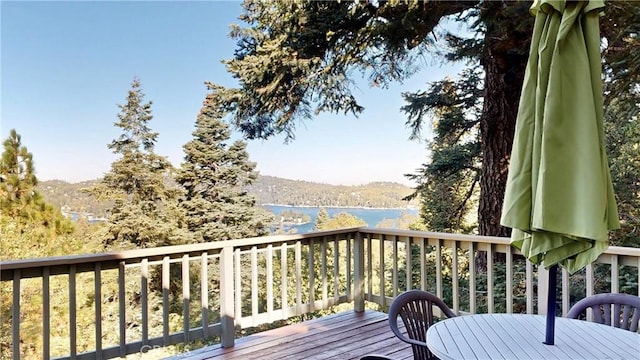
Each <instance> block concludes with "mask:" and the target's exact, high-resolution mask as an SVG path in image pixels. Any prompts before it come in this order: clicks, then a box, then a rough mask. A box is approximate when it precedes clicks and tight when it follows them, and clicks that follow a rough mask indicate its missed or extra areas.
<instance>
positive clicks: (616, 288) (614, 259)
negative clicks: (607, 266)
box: [611, 255, 620, 293]
mask: <svg viewBox="0 0 640 360" xmlns="http://www.w3.org/2000/svg"><path fill="white" fill-rule="evenodd" d="M619 270H620V268H619V264H618V255H611V292H612V293H618V292H620V283H619V276H620V273H619Z"/></svg>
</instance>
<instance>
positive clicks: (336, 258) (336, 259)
mask: <svg viewBox="0 0 640 360" xmlns="http://www.w3.org/2000/svg"><path fill="white" fill-rule="evenodd" d="M339 296H340V247H339V246H338V235H334V236H333V298H334V299H335V301H337V300H338V297H339Z"/></svg>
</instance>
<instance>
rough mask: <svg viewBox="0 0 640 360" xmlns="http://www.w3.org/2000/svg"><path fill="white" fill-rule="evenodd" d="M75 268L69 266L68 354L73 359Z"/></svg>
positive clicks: (75, 339)
mask: <svg viewBox="0 0 640 360" xmlns="http://www.w3.org/2000/svg"><path fill="white" fill-rule="evenodd" d="M76 309H77V305H76V266H75V265H70V266H69V350H70V351H69V353H70V357H71V359H75V358H76V355H77V352H78V346H77V338H76V322H77V321H76Z"/></svg>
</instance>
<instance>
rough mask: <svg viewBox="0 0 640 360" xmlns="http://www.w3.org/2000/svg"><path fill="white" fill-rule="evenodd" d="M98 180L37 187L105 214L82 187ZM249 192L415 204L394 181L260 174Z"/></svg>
mask: <svg viewBox="0 0 640 360" xmlns="http://www.w3.org/2000/svg"><path fill="white" fill-rule="evenodd" d="M97 181H98V180H90V181H82V182H78V183H69V182H66V181H61V180H48V181H41V182H40V183H39V184H38V190H39V191H40V193H41V194H42V195H43V196H44V197H45V199H46V201H47V202H49V203H51V204H52V205H54V206H56V207H58V208H60V209H64V210H66V211H74V212H85V213H91V214H93V215H95V216H98V217H103V216H106V210H107V209H108V208H109V207H110V205H109V204H105V203H100V202H98V201H96V200H95V199H94V198H93V197H91V196H90V195H88V194H86V193H84V192H83V191H82V189H83V188H88V187H91V186H92V185H93V184H95V183H96V182H97ZM247 190H248V192H249V193H250V194H252V195H255V196H256V198H257V200H258V204H277V205H289V206H324V207H373V208H407V207H417V204H418V202H417V200H412V201H410V202H408V201H404V200H402V198H404V197H405V196H407V195H409V194H411V193H413V191H414V190H413V189H412V188H410V187H408V186H405V185H402V184H398V183H393V182H371V183H369V184H366V185H351V186H347V185H330V184H323V183H316V182H310V181H301V180H290V179H284V178H279V177H275V176H266V175H265V176H263V175H260V176H259V177H258V180H257V181H256V182H255V183H254V184H253V185H251V186H250V187H249V188H248V189H247Z"/></svg>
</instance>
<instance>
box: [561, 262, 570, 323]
mask: <svg viewBox="0 0 640 360" xmlns="http://www.w3.org/2000/svg"><path fill="white" fill-rule="evenodd" d="M570 295H571V294H570V293H569V272H568V271H567V269H565V268H562V316H567V313H568V312H569V308H570V306H571V304H570V301H571V297H570Z"/></svg>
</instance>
